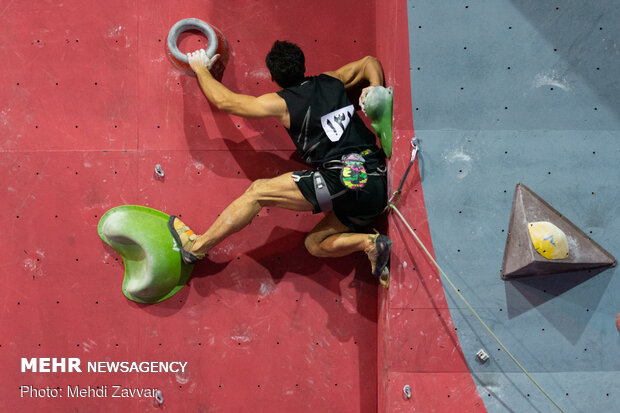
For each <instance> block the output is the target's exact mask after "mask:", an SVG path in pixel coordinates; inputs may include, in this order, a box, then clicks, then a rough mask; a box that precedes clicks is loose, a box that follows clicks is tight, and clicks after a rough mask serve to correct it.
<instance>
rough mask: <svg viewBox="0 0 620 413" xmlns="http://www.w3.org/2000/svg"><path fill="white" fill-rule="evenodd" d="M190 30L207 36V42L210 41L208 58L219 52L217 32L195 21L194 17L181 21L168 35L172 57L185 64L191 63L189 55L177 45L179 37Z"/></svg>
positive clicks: (198, 20) (199, 21)
mask: <svg viewBox="0 0 620 413" xmlns="http://www.w3.org/2000/svg"><path fill="white" fill-rule="evenodd" d="M188 30H198V31H200V32H202V33H203V34H204V35H205V36H207V40H208V41H209V44H208V46H207V49H206V51H207V56H208V57H209V58H212V57H213V56H214V55H215V52H216V51H217V35H216V34H215V30H213V28H212V27H211V26H209V25H208V24H207V23H205V22H203V21H202V20H200V19H195V18H193V17H192V18H189V19H183V20H179V21H178V22H176V23H175V24H174V26H172V28H171V29H170V32H169V33H168V40H167V44H168V50H169V51H170V53H172V56H174V58H175V59H177V60H179V61H181V62H183V63H189V61H188V59H187V55H186V54H185V53H183V52H181V51H180V50H179V46H178V45H177V42H178V40H179V35H180V34H181V33H184V32H186V31H188Z"/></svg>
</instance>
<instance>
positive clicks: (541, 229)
mask: <svg viewBox="0 0 620 413" xmlns="http://www.w3.org/2000/svg"><path fill="white" fill-rule="evenodd" d="M527 229H528V230H529V232H530V239H531V240H532V244H534V249H536V251H537V252H538V253H539V254H540V255H542V256H543V257H545V258H547V259H548V260H561V259H564V258H568V255H569V253H568V240H567V239H566V234H564V232H563V231H562V230H561V229H560V228H558V227H556V226H555V225H553V224H552V223H551V222H547V221H540V222H530V223H528V224H527Z"/></svg>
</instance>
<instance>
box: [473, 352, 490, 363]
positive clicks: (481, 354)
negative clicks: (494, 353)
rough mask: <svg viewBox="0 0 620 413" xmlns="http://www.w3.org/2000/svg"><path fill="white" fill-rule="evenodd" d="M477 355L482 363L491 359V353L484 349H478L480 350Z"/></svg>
mask: <svg viewBox="0 0 620 413" xmlns="http://www.w3.org/2000/svg"><path fill="white" fill-rule="evenodd" d="M476 357H478V360H479V361H480V362H481V363H486V361H487V360H488V359H489V355H488V354H487V353H486V352H485V351H484V350H483V349H480V350H478V352H477V353H476Z"/></svg>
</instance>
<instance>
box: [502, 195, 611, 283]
mask: <svg viewBox="0 0 620 413" xmlns="http://www.w3.org/2000/svg"><path fill="white" fill-rule="evenodd" d="M537 221H547V222H551V223H552V224H554V225H555V226H557V227H558V228H559V229H560V230H562V231H563V232H564V233H565V234H566V237H567V239H568V244H569V248H570V255H569V257H568V258H565V259H555V260H551V259H547V258H545V257H543V256H542V255H541V254H539V253H538V252H537V251H536V250H535V249H534V245H533V244H532V240H531V239H530V235H529V232H528V223H531V222H537ZM615 265H616V259H615V258H614V257H613V256H612V255H611V254H610V253H608V252H607V251H605V250H604V249H603V248H602V247H601V246H599V245H598V244H597V243H596V242H594V241H593V240H592V239H591V238H590V237H588V236H587V235H586V234H584V233H583V231H581V230H580V229H579V228H577V227H576V226H575V225H574V224H573V223H572V222H570V221H569V220H568V219H566V218H565V217H564V216H562V214H560V213H559V212H558V211H556V210H555V209H553V207H552V206H551V205H549V204H548V203H546V202H545V201H544V200H543V199H542V198H541V197H539V196H538V195H536V194H535V193H534V192H533V191H532V190H531V189H529V188H528V187H527V186H525V185H523V184H517V187H516V188H515V193H514V198H513V200H512V211H511V212H510V226H509V228H508V237H507V238H506V248H505V250H504V260H503V263H502V271H501V274H502V278H503V279H504V280H507V279H513V278H521V277H530V276H533V275H543V274H558V273H566V272H573V271H580V270H588V269H594V268H606V267H613V266H615Z"/></svg>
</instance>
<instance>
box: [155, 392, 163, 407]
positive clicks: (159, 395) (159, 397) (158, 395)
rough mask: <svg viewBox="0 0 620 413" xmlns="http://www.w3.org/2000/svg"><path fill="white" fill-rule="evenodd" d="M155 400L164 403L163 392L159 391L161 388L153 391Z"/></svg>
mask: <svg viewBox="0 0 620 413" xmlns="http://www.w3.org/2000/svg"><path fill="white" fill-rule="evenodd" d="M155 400H157V403H159V404H164V394H163V393H162V392H161V390H157V392H156V393H155Z"/></svg>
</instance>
